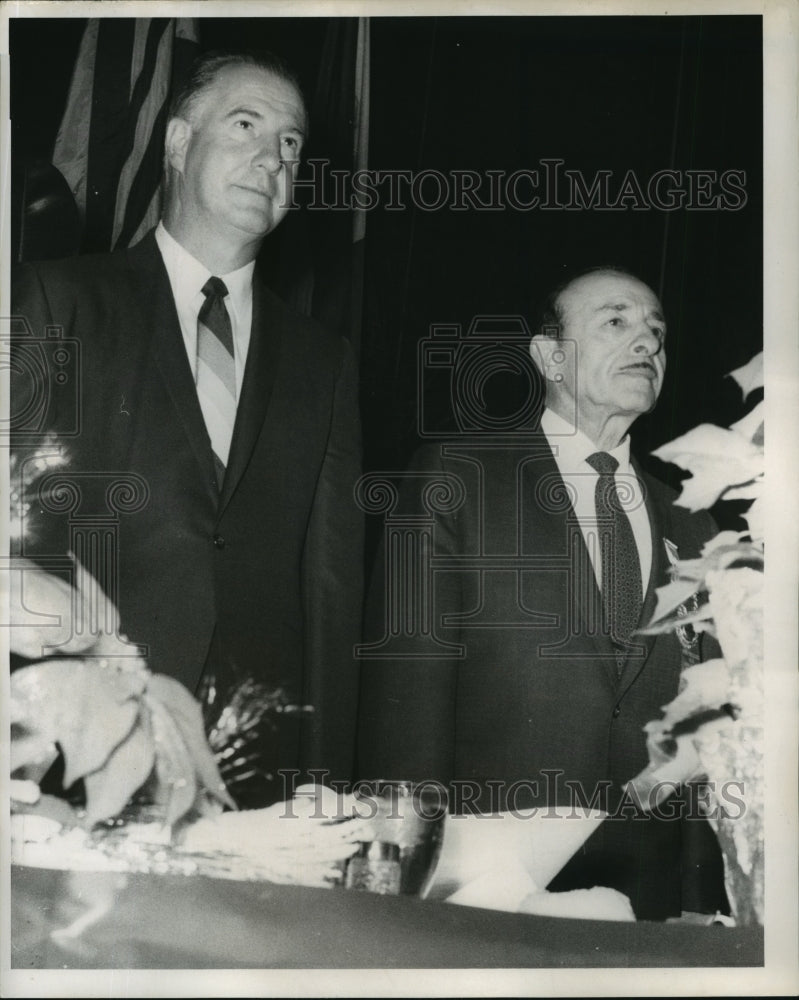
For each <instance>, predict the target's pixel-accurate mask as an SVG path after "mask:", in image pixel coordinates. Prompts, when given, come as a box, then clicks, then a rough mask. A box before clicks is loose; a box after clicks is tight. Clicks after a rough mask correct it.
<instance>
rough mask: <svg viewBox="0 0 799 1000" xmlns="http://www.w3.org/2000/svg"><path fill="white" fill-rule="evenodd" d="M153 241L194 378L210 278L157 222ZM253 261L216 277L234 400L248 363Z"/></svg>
mask: <svg viewBox="0 0 799 1000" xmlns="http://www.w3.org/2000/svg"><path fill="white" fill-rule="evenodd" d="M155 241H156V243H157V244H158V249H159V250H160V251H161V256H162V257H163V260H164V267H166V273H167V275H168V276H169V284H170V286H171V287H172V297H173V298H174V300H175V308H176V309H177V313H178V320H179V321H180V330H181V333H182V334H183V342H184V343H185V345H186V353H187V355H188V357H189V364H190V365H191V373H192V375H193V376H194V378H195V380H196V378H197V317H198V316H199V314H200V309H202V307H203V303H204V302H205V296H204V295H203V292H202V289H203V285H204V284H205V283H206V281H208V279H209V278H210V277H211V272H210V271H209V270H208V268H207V267H206V266H205V264H201V263H200V262H199V261H198V260H197V258H196V257H193V256H192V255H191V254H190V253H189V251H188V250H186V249H184V248H183V247H182V246H181V245H180V243H178V241H177V240H176V239H175V238H174V237H173V236H172V235H171V234H170V233H169V232H167V230H166V228H165V227H164V223H163V222H159V223H158V226H157V227H156V230H155ZM254 268H255V261H254V260H251V261H250V262H249V264H245V265H244V267H240V268H238V270H236V271H230V272H229V273H228V274H217V275H216V277H217V278H221V279H222V281H224V283H225V285H226V287H227V290H228V294H227V296H226V298H225V307H226V308H227V311H228V315H229V316H230V326H231V329H232V332H233V357H234V362H235V366H236V399H238V398H239V397H240V396H241V383H242V381H243V379H244V365H245V363H246V361H247V350H248V348H249V346H250V331H251V328H252V274H253V270H254Z"/></svg>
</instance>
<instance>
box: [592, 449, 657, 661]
mask: <svg viewBox="0 0 799 1000" xmlns="http://www.w3.org/2000/svg"><path fill="white" fill-rule="evenodd" d="M586 461H587V462H588V464H589V465H590V466H591V467H592V468H593V469H596V471H597V472H598V473H599V478H598V479H597V484H596V492H595V502H596V519H597V531H598V534H599V544H600V552H601V554H602V607H603V612H604V621H605V626H606V628H607V629H608V632H609V635H610V638H611V640H612V642H613V645H614V647H615V649H616V665H617V667H618V670H619V673H621V670H622V668H623V666H624V660H625V656H626V653H627V650H626V645H627V644H628V643H629V641H630V639H631V637H632V634H633V632H634V631H635V630H636V628H637V627H638V619H639V617H640V615H641V606H642V604H643V588H642V586H641V562H640V559H639V557H638V546H637V545H636V544H635V535H634V534H633V528H632V525H631V524H630V519H629V517H628V516H627V514H626V512H625V510H624V507H623V505H622V502H621V499H620V497H619V492H618V489H617V488H616V479H615V476H614V473H615V472H616V469H617V468H618V466H619V463H618V462H617V461H616V459H615V458H614V457H613V456H612V455H608V453H607V452H606V451H598V452H595V453H594V454H593V455H589V457H588V458H587V459H586Z"/></svg>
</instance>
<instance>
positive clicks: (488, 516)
mask: <svg viewBox="0 0 799 1000" xmlns="http://www.w3.org/2000/svg"><path fill="white" fill-rule="evenodd" d="M414 469H417V470H421V471H422V473H423V474H422V478H421V479H417V478H413V477H412V478H406V483H407V484H409V485H406V488H405V491H404V494H403V496H402V498H401V500H400V502H399V505H398V506H397V508H396V510H395V511H394V512H393V513H392V514H391V515H390V516H389V526H390V524H391V520H392V519H393V520H394V521H395V522H396V523H397V524H399V525H400V526H403V525H404V526H405V527H404V528H403V530H405V531H406V532H407V531H408V530H410V531H413V530H414V529H413V527H412V525H413V520H412V518H411V519H406V520H405V521H403V515H404V514H412V515H413V514H415V515H416V516H419V514H420V513H423V509H422V507H421V505H420V504H419V502H418V501H419V498H420V497H421V495H422V486H423V483H425V482H427V483H428V484H429V483H430V482H432V480H433V479H434V478H435V476H436V475H438V477H439V478H442V477H445V478H446V477H447V476H450V477H453V476H454V477H457V478H458V479H459V480H460V483H461V485H462V488H463V492H464V499H463V502H462V503H461V504H460V506H457V504H456V505H455V506H457V509H455V510H453V511H452V512H451V513H445V514H439V515H437V516H436V517H435V520H434V524H433V527H432V532H433V541H432V549H433V552H434V559H433V565H434V567H435V570H436V571H435V574H434V586H433V590H432V593H433V595H434V600H433V604H432V614H431V618H430V620H431V622H432V629H433V632H434V633H436V635H435V638H436V639H437V640H438V641H440V642H442V643H444V642H446V643H451V644H452V645H451V646H450V651H451V652H450V654H449V655H447V651H446V649H444V648H441V649H439V650H438V651H436V650H435V649H434V647H433V646H432V645H431V644H430V642H429V639H428V638H426V637H424V636H422V637H421V638H420V636H419V635H416V636H409V635H403V630H404V631H405V632H407V631H408V629H407V620H406V622H404V623H403V622H402V620H400V623H399V629H397V627H396V624H395V629H394V632H395V635H394V637H393V638H389V641H388V642H383V644H382V645H380V643H381V640H382V639H383V637H384V636H386V635H387V634H390V629H389V630H387V629H386V626H385V623H386V607H385V589H386V584H385V581H386V580H387V579H390V578H391V572H392V571H391V568H390V567H389V569H388V575H387V571H386V567H385V564H384V561H383V559H384V557H383V559H381V562H380V565H379V566H378V569H377V571H376V573H375V581H376V586H375V587H374V588H373V594H372V596H371V598H370V607H369V612H368V615H367V619H368V624H367V637H368V639H369V641H370V642H371V643H377V644H378V645H373V646H372V648H371V650H369V649H367V650H365V655H366V656H367V659H365V660H364V662H363V663H362V668H361V677H362V681H361V686H362V707H361V734H360V754H359V774H360V775H361V776H362V777H364V778H366V777H372V778H374V777H398V778H409V779H412V780H417V781H424V780H428V779H435V780H439V781H443V782H445V783H452V784H451V795H452V798H453V802H454V806H455V808H456V809H458V810H459V811H469V810H474V809H478V810H479V811H491V810H494V809H513V808H518V809H523V808H526V807H528V806H539V807H540V806H543V805H546V804H564V805H571V804H574V803H579V802H580V801H583V802H593V804H594V805H599V806H602V807H604V808H606V809H609V811H610V812H611V813H612V812H613V811H614V810H616V809H618V808H619V806H620V805H621V804H624V799H623V798H622V796H621V787H622V785H623V783H624V782H626V781H628V780H629V779H631V778H633V777H634V776H635V775H636V774H638V772H639V771H641V770H642V769H643V768H644V767H645V766H646V764H647V763H648V757H647V753H646V747H645V734H644V732H643V727H644V725H645V724H646V723H647V722H649V721H650V720H652V719H656V718H659V717H660V715H661V712H660V709H661V706H663V705H665V704H666V703H667V702H669V701H670V700H671V699H672V698H673V697H674V696H675V695H676V693H677V686H678V679H679V674H680V669H681V652H680V646H679V642H678V639H677V637H676V636H675V635H673V634H667V635H660V636H657V637H654V636H642V637H640V650H639V652H638V653H637V654H632V653H631V654H630V655H628V657H627V660H626V662H625V665H624V669H623V672H622V674H621V676H620V677H619V676H618V674H617V665H616V659H615V656H614V652H613V648H612V646H611V642H610V639H609V638H608V636H607V635H605V634H603V631H602V628H601V624H600V618H599V608H600V603H601V602H600V595H599V591H598V588H597V585H596V582H595V577H594V573H593V569H592V567H591V565H590V562H589V557H588V552H587V550H586V547H585V544H584V541H583V537H582V534H581V532H580V528H579V524H578V522H577V520H576V518H575V516H574V513H573V509H572V507H571V505H570V503H569V501H568V494H567V493H566V492H565V490H564V488H563V486H564V484H563V480H562V479H561V477H560V475H559V472H558V468H557V465H556V463H555V460H554V457H553V455H552V452H551V450H550V448H549V446H548V444H547V441H546V438H545V437H544V436H543V435H532V436H530V437H528V438H527V440H526V442H525V443H520V444H519V445H517V446H515V447H513V448H505V447H501V448H496V447H494V448H491V447H485V446H484V447H474V446H470V445H468V444H467V443H463V442H462V443H458V442H454V443H452V444H450V445H447V446H443V447H440V446H437V445H436V446H431V447H429V448H426V449H424V450H423V451H422V453H421V455H420V456H419V459H418V461H417V462H416V463H414ZM639 478H641V479H642V481H643V483H644V486H645V492H646V504H647V510H648V513H649V520H650V524H651V530H652V554H653V562H652V572H651V576H650V579H649V581H648V587H647V590H646V597H645V603H644V608H643V611H642V616H641V621H642V625H643V624H645V623H646V622H648V620H649V619H650V617H651V613H652V611H653V609H654V605H655V600H656V598H655V588H656V587H658V586H661V585H663V584H664V583H666V582H667V580H668V565H667V556H666V552H665V549H664V543H663V539H664V538H668V539H669V540H671V541H672V542H674V543H675V544H676V545H677V546H678V549H679V554H680V556H681V557H683V558H688V557H691V556H695V555H697V554H698V551H699V548H700V547H701V544H702V543H703V541H705V540H706V539H707V538H708V537H710V536H711V535H712V534H713V533H714V531H713V525H712V522H711V521H710V518H709V517H708V516H707V515H705V514H698V515H691V514H689V513H688V512H687V511H685V510H683V509H681V508H679V507H675V506H673V499H674V496H675V494H674V493H673V492H672V491H670V490H668V489H667V487H665V486H664V485H663V484H661V483H659V482H658V481H656V480H655V479H653V478H652V477H650V476H648V475H644V474H642V473H641V474H639ZM451 483H452V479H450V484H451ZM434 495H435V494H434V493H430V492H429V493H428V494H427V496H428V503H429V502H430V498H431V497H434ZM409 526H410V527H409ZM416 530H418V529H416ZM396 552H397V549H396V548H395V549H394V553H395V556H396ZM453 557H455V558H453ZM514 559H518V560H519V561H518V562H516V563H514ZM414 572H417V571H414ZM414 579H415V580H418V576H417V577H415V578H414ZM411 586H412V587H413V586H417V584H415V583H413V582H412V583H411ZM402 593H403V592H402V591H401V588H400V596H399V598H397V590H396V588H395V593H394V596H393V597H392V599H391V600H392V601H393V602H394V603H393V604H392V603H391V602H389V606H388V614H389V616H390V615H391V613H392V607H394V608H396V607H397V600H399V603H400V606H404V604H403V601H404V597H403V596H402ZM405 593H407V591H405ZM400 619H401V616H400ZM422 631H423V630H422ZM420 643H421V644H420ZM458 646H460V647H462V652H461V655H457V654H456V655H452V651H454V650H455V649H456V647H458ZM431 651H432V652H434V653H437V655H433V656H431V655H429V654H430V652H431ZM370 653H371V656H370ZM375 654H379V655H375ZM459 783H461V784H459ZM475 790H477V793H478V794H477V796H476V798H474V799H473V800H472V801H469V800H468V797H470V796H473V795H474V793H475ZM673 805H674V802H673V800H672V806H673ZM634 811H635V810H634V809H633V808H627V809H626V813H627V816H628V817H629V816H630V814H631V813H632V812H634ZM699 822H700V823H701V827H702V832H701V833H697V836H699V837H700V838H701V839H703V840H706V839H707V838H706V835H707V833H708V830H707V827H706V824H705V823H704V821H699ZM685 825H686V824H684V823H680V822H666V821H662V822H656V821H654V820H651V819H640V818H639V819H636V820H632V819H629V821H625V820H611V819H608V820H607V821H606V822H605V823H604V824H603V825H602V827H601V828H600V829H599V831H598V833H597V834H596V835H595V836H594V837H593V838H591V840H590V841H589V843H588V844H587V846H586V849H585V850H584V851H583V852H581V854H580V855H579V856H578V857H577V858H575V859H574V861H573V862H572V863H571V865H570V866H569V868H568V869H567V870H566V871H564V873H563V875H562V876H561V878H560V879H559V880H558V881H557V882H556V884H554V885H553V888H573V887H577V886H582V885H587V886H590V885H592V884H600V885H610V886H613V887H615V888H618V889H620V890H622V891H624V892H625V893H626V894H627V895H629V896H630V898H631V900H632V903H633V906H634V908H635V910H636V912H637V913H638V915H639V916H647V917H650V916H651V917H662V916H667V915H670V914H674V913H679V912H680V909H681V907H683V906H685V908H694V907H697V903H696V902H695V901H694V900H692V901H691V903H690V904H689V905H686V901H685V900H681V898H680V891H681V890H680V868H681V864H682V861H683V858H682V857H681V836H682V835H681V833H680V831H681V828H683V827H684V826H685ZM694 829H696V830H697V831H698V830H699V826H698V823H697V822H696V821H694V822H693V828H691V827H689V835H691V836H693V834H694ZM712 847H713V845H711V848H710V849H711V850H712ZM712 865H714V866H716V865H717V857H714V858H713V860H712ZM717 874H718V871H717V870H715V871H714V877H715V875H717ZM722 898H723V897H722ZM710 905H711V908H713V904H712V903H711V904H710ZM697 908H698V907H697Z"/></svg>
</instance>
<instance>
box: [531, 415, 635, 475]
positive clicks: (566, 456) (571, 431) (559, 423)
mask: <svg viewBox="0 0 799 1000" xmlns="http://www.w3.org/2000/svg"><path fill="white" fill-rule="evenodd" d="M541 430H542V431H543V432H544V434H545V435H546V439H547V441H548V443H549V446H550V448H552V451H553V453H554V454H555V458H556V460H557V463H558V467H559V468H568V469H576V468H578V467H579V466H580V465H587V462H586V459H587V458H588V456H589V455H593V454H594V452H596V451H597V450H598V449H597V446H596V445H595V444H594V442H593V441H592V440H591V439H590V438H589V437H588V435H587V434H584V433H583V432H582V431H581V430H578V428H576V427H575V426H574V424H572V422H571V421H570V420H566V419H565V418H564V417H561V416H560V415H559V414H557V413H555V411H554V410H550V409H549V407H547V408H546V409H545V410H544V412H543V413H542V414H541ZM608 454H609V455H612V456H613V458H615V459H616V461H617V462H618V463H619V467H618V469H617V470H616V471H617V472H628V471H629V470H630V435H629V434H625V435H624V437H623V438H622V439H621V441H620V442H619V444H617V445H616V447H615V448H613V449H612V450H610V451H608ZM588 468H589V469H591V466H590V465H589V466H588Z"/></svg>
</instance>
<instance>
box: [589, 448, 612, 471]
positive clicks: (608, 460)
mask: <svg viewBox="0 0 799 1000" xmlns="http://www.w3.org/2000/svg"><path fill="white" fill-rule="evenodd" d="M586 462H588V464H589V465H590V466H591V468H592V469H595V470H596V471H597V472H598V473H599V474H600V476H607V475H613V473H614V472H615V471H616V469H618V467H619V463H618V460H617V459H615V458H614V457H613V456H612V455H608V453H607V452H606V451H595V452H594V454H593V455H589V456H588V458H587V459H586Z"/></svg>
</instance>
